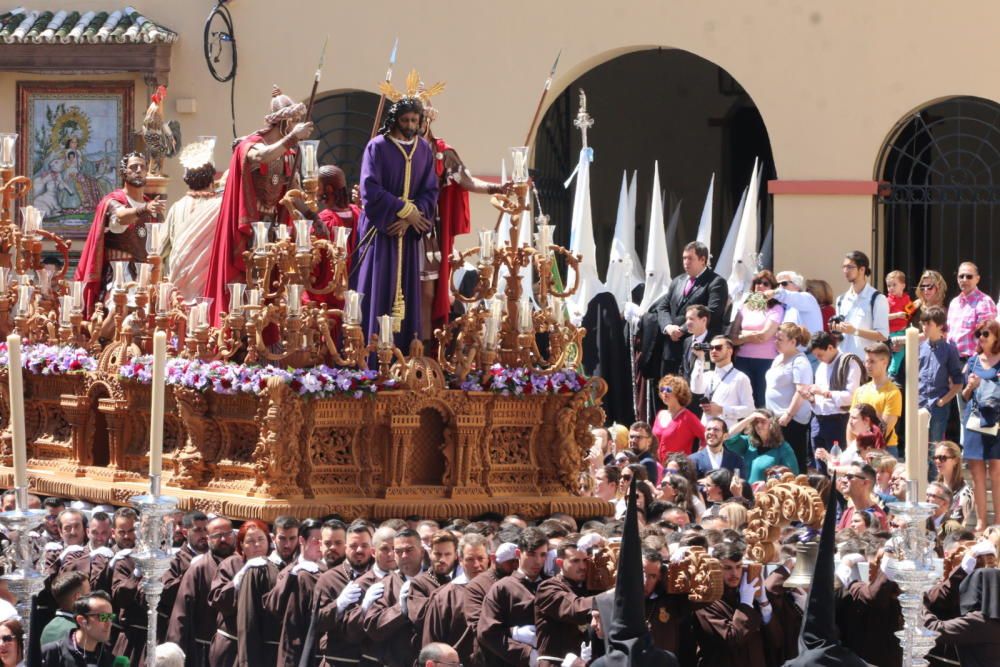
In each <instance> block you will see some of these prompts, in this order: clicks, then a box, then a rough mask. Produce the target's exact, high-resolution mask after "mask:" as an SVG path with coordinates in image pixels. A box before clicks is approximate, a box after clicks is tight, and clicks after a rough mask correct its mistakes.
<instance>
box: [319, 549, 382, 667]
mask: <svg viewBox="0 0 1000 667" xmlns="http://www.w3.org/2000/svg"><path fill="white" fill-rule="evenodd" d="M370 567H371V562H369V563H368V564H366V565H365V566H363V567H362V568H361V569H357V570H356V569H354V567H353V566H352V565H351V563H350V561H348V560H347V559H345V560H344V562H342V563H341V564H340V565H337V566H336V567H333V568H330V569H329V570H327V571H326V572H324V573H323V574H321V575H320V577H319V579H318V580H317V581H316V588H315V589H314V590H313V607H314V609H315V610H314V613H313V625H314V634H315V635H316V637H317V639H316V645H315V646H311V647H306V650H309V651H310V652H312V654H313V655H315V656H317V657H318V660H328V661H329V660H330V659H331V658H333V659H334V660H333V661H334V662H336V661H338V660H339V661H345V662H350V663H352V664H353V663H356V662H357V661H358V660H360V658H361V643H360V642H348V641H345V640H344V625H343V621H344V616H345V615H343V614H339V613H338V612H337V597H338V596H339V595H340V594H341V593H342V592H343V590H344V588H345V587H346V586H347V584H349V583H350V582H352V581H355V580H357V579H359V578H360V577H361V576H362V575H364V574H365V573H366V572H368V570H369V568H370ZM359 603H360V602H359ZM309 664H314V662H313V661H312V660H310V663H309Z"/></svg>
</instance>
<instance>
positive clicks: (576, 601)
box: [535, 573, 594, 667]
mask: <svg viewBox="0 0 1000 667" xmlns="http://www.w3.org/2000/svg"><path fill="white" fill-rule="evenodd" d="M587 592H588V591H587V590H586V585H585V584H582V583H580V584H578V583H576V582H572V581H570V580H568V579H566V577H565V575H563V574H562V573H559V574H557V575H556V576H554V577H552V578H551V579H546V580H545V581H543V582H542V583H541V584H540V585H539V586H538V593H536V594H535V629H536V632H537V639H538V642H537V643H538V646H537V648H538V655H539V659H538V664H539V665H543V666H544V665H552V666H553V667H554V666H556V665H561V664H562V659H563V658H565V657H566V656H567V655H568V654H570V653H573V654H576V655H579V654H580V644H581V642H583V640H584V637H585V633H584V632H583V631H582V630H581V629H580V628H581V627H583V628H586V627H587V626H588V625H589V624H590V612H591V611H592V610H593V609H594V597H593V596H590V595H587ZM547 658H558V659H559V660H558V661H556V660H551V659H547Z"/></svg>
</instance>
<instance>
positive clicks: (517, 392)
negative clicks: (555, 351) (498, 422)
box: [459, 364, 586, 396]
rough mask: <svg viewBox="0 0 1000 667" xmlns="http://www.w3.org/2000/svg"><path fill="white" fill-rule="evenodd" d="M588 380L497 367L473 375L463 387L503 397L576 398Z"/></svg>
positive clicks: (568, 371) (569, 371)
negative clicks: (557, 395) (555, 395)
mask: <svg viewBox="0 0 1000 667" xmlns="http://www.w3.org/2000/svg"><path fill="white" fill-rule="evenodd" d="M585 384H586V378H585V377H584V376H583V375H580V374H579V373H577V372H576V371H575V370H573V369H570V368H567V369H563V370H560V371H556V372H554V373H551V372H550V373H541V372H539V371H536V370H534V369H531V368H524V367H516V368H506V367H504V366H501V365H500V364H493V366H491V367H490V368H489V370H487V371H485V372H482V371H473V372H471V373H469V374H468V375H467V376H466V378H465V379H464V380H463V381H462V382H461V383H460V384H459V388H460V389H463V390H465V391H487V392H493V393H495V394H500V395H502V396H532V395H537V394H572V393H576V392H578V391H580V390H582V389H583V387H584V385H585Z"/></svg>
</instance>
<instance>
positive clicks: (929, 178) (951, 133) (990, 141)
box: [874, 95, 1000, 294]
mask: <svg viewBox="0 0 1000 667" xmlns="http://www.w3.org/2000/svg"><path fill="white" fill-rule="evenodd" d="M874 172H875V174H874V176H875V179H876V180H877V181H879V189H878V196H877V199H876V206H875V211H874V214H875V222H876V226H877V229H878V231H879V233H878V234H877V236H876V238H877V245H876V251H875V256H876V261H877V265H876V273H877V275H884V273H885V272H887V271H889V270H891V269H900V270H902V271H904V272H905V273H906V275H907V279H908V281H909V284H910V285H914V284H915V282H916V280H917V279H918V278H919V276H920V274H921V272H922V271H923V270H924V269H934V270H937V271H940V272H941V273H942V275H944V276H945V277H946V278H945V279H946V281H947V282H948V283H949V290H950V293H951V294H954V293H955V288H956V285H955V274H956V272H957V269H958V266H959V264H960V263H961V262H963V261H967V260H971V261H973V262H975V263H976V264H977V265H979V268H980V275H981V276H982V278H981V282H980V285H979V288H980V289H981V290H983V291H984V292H986V293H988V294H995V293H996V290H997V289H998V288H1000V282H997V279H996V278H995V275H996V274H997V269H998V268H1000V264H998V263H997V260H996V259H995V258H996V257H997V256H1000V233H998V232H997V231H996V229H997V226H998V225H1000V103H998V102H996V101H994V100H990V99H986V98H983V97H976V96H972V95H950V96H943V97H939V98H936V99H934V100H931V101H929V102H927V103H925V104H922V105H919V106H917V107H915V108H913V109H911V110H910V111H909V112H908V113H907V114H906V115H905V116H903V117H902V118H901V119H900V120H899V121H898V122H897V123H896V124H895V125H894V126H893V127H892V128H891V130H890V131H889V133H888V134H887V135H886V138H885V140H884V141H883V143H882V146H881V148H880V150H879V154H878V157H877V159H876V161H875V165H874Z"/></svg>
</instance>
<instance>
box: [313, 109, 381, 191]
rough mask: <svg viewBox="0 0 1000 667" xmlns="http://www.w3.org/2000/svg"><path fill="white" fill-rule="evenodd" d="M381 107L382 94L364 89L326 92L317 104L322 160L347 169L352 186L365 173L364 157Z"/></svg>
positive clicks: (314, 122)
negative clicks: (362, 171) (380, 96)
mask: <svg viewBox="0 0 1000 667" xmlns="http://www.w3.org/2000/svg"><path fill="white" fill-rule="evenodd" d="M377 108H378V95H376V94H374V93H369V92H366V91H362V90H355V91H350V92H344V93H334V94H332V95H326V96H324V97H321V98H318V99H317V100H316V102H315V104H314V105H313V112H312V122H313V124H315V125H316V131H317V134H316V135H315V136H316V138H317V139H319V140H320V143H319V156H318V160H319V163H320V164H321V165H323V164H335V165H337V166H338V167H340V168H341V169H343V170H344V174H345V175H346V176H347V184H348V186H352V185H354V184H355V183H357V182H358V179H359V178H360V176H361V156H362V153H363V152H364V150H365V146H366V145H367V144H368V139H369V138H370V137H371V132H372V124H373V123H374V122H375V111H376V109H377Z"/></svg>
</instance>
